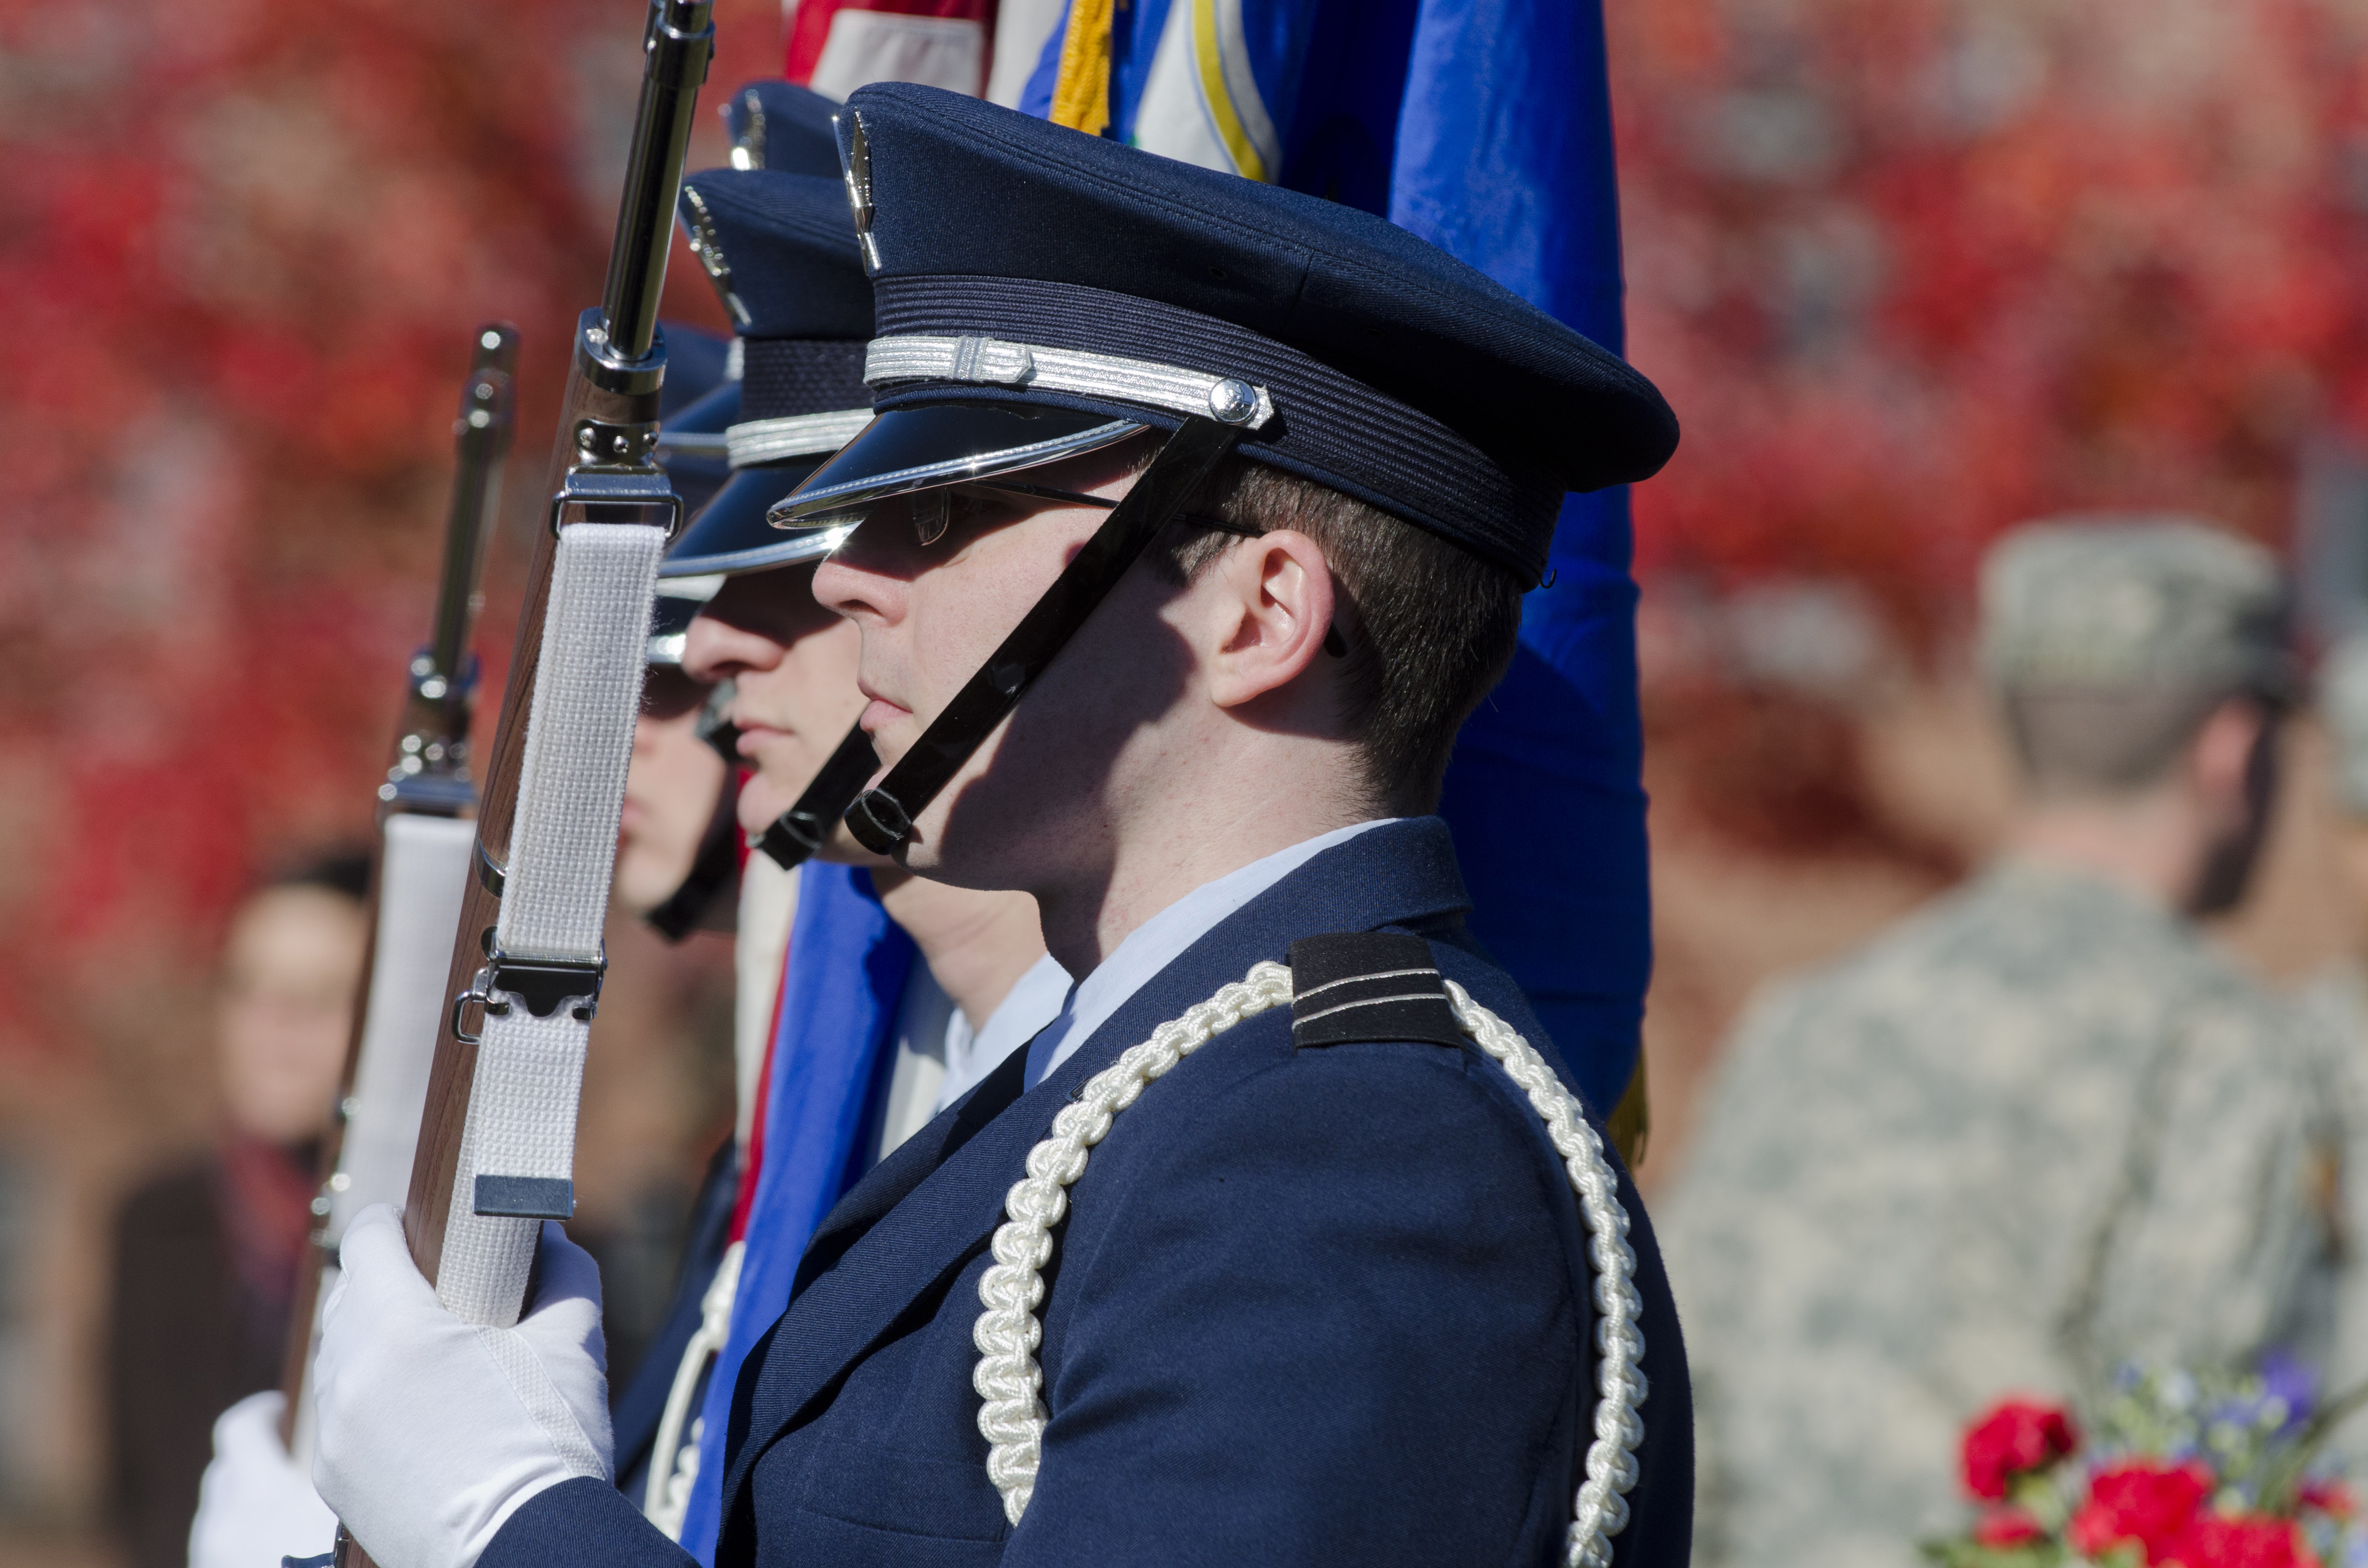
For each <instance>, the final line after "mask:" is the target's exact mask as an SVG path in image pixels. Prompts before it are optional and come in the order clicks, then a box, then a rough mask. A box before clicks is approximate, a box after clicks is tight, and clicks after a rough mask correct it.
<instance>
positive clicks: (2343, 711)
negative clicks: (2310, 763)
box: [2318, 631, 2368, 817]
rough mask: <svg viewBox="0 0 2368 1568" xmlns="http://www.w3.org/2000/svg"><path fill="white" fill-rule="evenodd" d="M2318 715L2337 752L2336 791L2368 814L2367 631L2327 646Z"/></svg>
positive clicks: (2354, 810)
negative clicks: (2332, 645) (2329, 647)
mask: <svg viewBox="0 0 2368 1568" xmlns="http://www.w3.org/2000/svg"><path fill="white" fill-rule="evenodd" d="M2318 716H2319V721H2320V722H2322V723H2324V724H2325V725H2326V726H2327V735H2328V741H2329V742H2331V743H2332V747H2333V750H2334V753H2335V795H2336V799H2337V800H2338V801H2341V802H2342V805H2343V809H2344V810H2345V811H2346V812H2350V813H2351V815H2353V816H2356V817H2368V631H2363V632H2354V633H2352V634H2351V636H2350V637H2347V638H2345V639H2344V640H2343V641H2342V642H2339V643H2337V644H2336V645H2335V646H2334V647H2333V648H2331V649H2329V650H2328V653H2327V657H2326V658H2325V659H2324V660H2323V661H2321V662H2320V664H2319V666H2318Z"/></svg>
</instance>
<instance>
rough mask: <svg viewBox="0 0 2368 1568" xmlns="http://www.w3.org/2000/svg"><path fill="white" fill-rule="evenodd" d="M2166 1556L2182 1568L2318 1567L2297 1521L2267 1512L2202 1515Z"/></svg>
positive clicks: (2183, 1533) (2195, 1519)
mask: <svg viewBox="0 0 2368 1568" xmlns="http://www.w3.org/2000/svg"><path fill="white" fill-rule="evenodd" d="M2164 1555H2165V1557H2166V1558H2167V1559H2168V1560H2169V1561H2170V1562H2177V1563H2179V1564H2180V1565H2181V1568H2318V1559H2317V1558H2315V1557H2313V1556H2312V1555H2311V1554H2310V1548H2308V1547H2306V1546H2305V1545H2304V1544H2303V1541H2302V1535H2301V1532H2300V1531H2298V1530H2296V1529H2295V1528H2294V1521H2293V1520H2292V1519H2279V1518H2272V1517H2270V1516H2269V1515H2267V1514H2237V1515H2227V1514H2199V1515H2197V1516H2196V1517H2195V1518H2194V1519H2192V1521H2190V1522H2189V1524H2188V1527H2187V1528H2186V1529H2185V1530H2184V1531H2183V1532H2182V1533H2181V1534H2180V1538H2179V1540H2177V1541H2176V1542H2174V1543H2173V1544H2172V1545H2171V1547H2170V1550H2169V1551H2168V1552H2166V1553H2165V1554H2164ZM2148 1561H2149V1562H2151V1561H2153V1559H2152V1558H2151V1557H2149V1558H2148Z"/></svg>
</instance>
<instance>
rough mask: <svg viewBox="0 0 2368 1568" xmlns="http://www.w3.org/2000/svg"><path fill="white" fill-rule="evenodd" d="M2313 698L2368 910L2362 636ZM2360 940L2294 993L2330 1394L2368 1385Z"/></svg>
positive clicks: (2359, 1453) (2362, 1431)
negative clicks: (2327, 1268)
mask: <svg viewBox="0 0 2368 1568" xmlns="http://www.w3.org/2000/svg"><path fill="white" fill-rule="evenodd" d="M2317 695H2318V716H2319V722H2321V723H2322V724H2323V725H2325V726H2326V729H2327V734H2328V741H2329V742H2330V743H2331V747H2332V751H2333V760H2334V763H2335V767H2334V774H2335V777H2334V779H2333V780H2332V782H2333V786H2334V788H2333V790H2332V791H2331V792H2332V794H2333V797H2334V802H2335V806H2336V810H2337V812H2338V821H2337V822H2336V824H2334V826H2335V848H2336V864H2337V866H2338V867H2339V869H2340V871H2341V874H2342V878H2343V881H2344V882H2345V883H2346V884H2347V886H2348V889H2349V891H2350V892H2351V894H2352V898H2353V902H2354V904H2355V906H2356V907H2357V908H2358V909H2359V910H2361V911H2362V912H2364V913H2368V632H2360V631H2355V632H2353V633H2352V634H2351V636H2349V637H2347V638H2345V639H2344V640H2343V641H2342V642H2339V643H2337V644H2336V645H2335V646H2334V647H2333V648H2331V649H2329V650H2328V653H2327V654H2326V656H2325V658H2324V659H2323V660H2322V661H2321V663H2320V665H2319V674H2318V694H2317ZM2362 936H2363V933H2362V932H2361V931H2359V930H2357V929H2355V931H2354V933H2353V940H2352V947H2351V951H2350V952H2348V953H2346V954H2345V955H2344V956H2343V957H2341V958H2340V959H2338V960H2336V961H2335V962H2333V963H2330V964H2328V966H2327V967H2326V968H2325V969H2323V970H2322V971H2319V972H2318V973H2317V974H2316V975H2313V976H2312V977H2311V978H2310V980H2309V981H2308V982H2307V983H2305V984H2304V985H2303V986H2302V988H2301V1001H2302V1005H2303V1007H2304V1009H2305V1011H2306V1012H2307V1013H2308V1014H2309V1015H2310V1017H2311V1018H2312V1020H2313V1021H2314V1022H2315V1023H2316V1024H2317V1025H2318V1026H2319V1028H2321V1030H2322V1031H2323V1037H2322V1038H2323V1040H2324V1043H2325V1045H2326V1048H2327V1049H2328V1051H2329V1053H2330V1057H2329V1065H2328V1071H2327V1079H2328V1085H2329V1093H2328V1101H2329V1104H2330V1105H2331V1106H2332V1107H2333V1108H2334V1110H2335V1115H2336V1116H2337V1118H2338V1119H2340V1122H2341V1124H2342V1127H2343V1129H2344V1133H2345V1138H2344V1142H2345V1147H2346V1151H2347V1152H2346V1154H2345V1157H2344V1159H2343V1161H2342V1163H2341V1178H2342V1184H2343V1194H2342V1199H2341V1203H2340V1210H2341V1213H2342V1216H2343V1218H2344V1220H2345V1221H2346V1224H2345V1229H2346V1232H2347V1233H2346V1235H2345V1236H2344V1238H2343V1239H2344V1242H2345V1245H2344V1248H2343V1263H2344V1267H2343V1268H2342V1270H2341V1272H2340V1275H2339V1276H2338V1277H2337V1279H2336V1283H2335V1286H2334V1290H2333V1292H2332V1295H2333V1298H2334V1299H2333V1303H2332V1306H2331V1308H2330V1315H2331V1317H2332V1320H2333V1337H2334V1340H2335V1346H2334V1350H2333V1352H2332V1357H2331V1359H2332V1363H2333V1364H2332V1366H2331V1368H2330V1372H2329V1377H2328V1383H2329V1384H2330V1385H2331V1386H2333V1387H2335V1388H2338V1389H2345V1388H2354V1387H2358V1386H2360V1385H2361V1384H2362V1383H2368V1257H2363V1256H2362V1245H2361V1237H2360V1235H2359V1230H2360V1225H2361V1221H2362V1216H2363V1215H2368V940H2363V939H2362ZM2336 1442H2337V1445H2338V1446H2339V1447H2340V1449H2342V1450H2343V1453H2344V1457H2345V1459H2346V1460H2348V1461H2349V1463H2350V1466H2351V1470H2352V1471H2353V1472H2354V1473H2355V1474H2358V1473H2362V1472H2368V1415H2362V1416H2357V1417H2354V1418H2353V1419H2351V1421H2349V1422H2347V1423H2346V1424H2345V1425H2344V1426H2342V1427H2340V1428H2339V1429H2338V1431H2337V1433H2336Z"/></svg>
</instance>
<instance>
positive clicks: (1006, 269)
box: [839, 83, 1678, 582]
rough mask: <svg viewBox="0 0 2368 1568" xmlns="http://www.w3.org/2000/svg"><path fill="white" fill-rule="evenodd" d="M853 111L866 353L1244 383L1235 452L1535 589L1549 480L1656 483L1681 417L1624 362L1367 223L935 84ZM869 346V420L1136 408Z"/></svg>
mask: <svg viewBox="0 0 2368 1568" xmlns="http://www.w3.org/2000/svg"><path fill="white" fill-rule="evenodd" d="M848 109H850V110H852V111H853V113H852V114H849V113H846V112H842V113H841V115H840V117H839V138H840V148H841V153H842V156H850V157H851V156H852V154H853V153H854V152H855V151H856V149H855V148H854V147H853V145H852V143H853V141H854V138H855V136H856V134H857V127H856V121H857V120H858V119H860V135H861V138H862V141H863V143H864V145H863V147H862V148H861V150H860V151H861V153H862V157H861V159H860V160H857V161H858V162H859V163H860V164H868V172H869V176H870V188H869V193H868V194H869V198H870V205H871V214H870V219H869V231H870V236H871V244H872V245H873V247H874V248H875V249H876V253H877V260H876V266H875V268H874V272H873V278H872V281H873V286H874V290H875V300H876V308H877V314H878V327H877V331H878V333H879V336H880V339H881V340H882V341H885V340H889V339H892V338H894V337H897V336H898V335H916V336H919V335H939V336H954V337H968V336H977V337H981V338H985V339H991V340H996V341H1001V342H1005V343H1016V344H1020V345H1037V346H1042V347H1053V348H1066V349H1079V350H1086V351H1089V352H1093V353H1098V354H1102V355H1108V356H1114V357H1121V358H1132V359H1136V360H1142V361H1147V362H1152V363H1155V364H1158V365H1167V366H1176V367H1182V368H1186V369H1191V370H1194V371H1203V372H1207V373H1210V374H1212V375H1216V376H1225V377H1238V378H1240V379H1242V380H1244V381H1250V382H1252V383H1254V384H1255V385H1257V386H1258V387H1260V388H1262V389H1265V390H1266V391H1267V392H1269V393H1270V394H1271V400H1272V405H1273V411H1274V415H1275V416H1274V417H1273V418H1271V419H1269V420H1264V421H1262V423H1261V426H1260V427H1259V428H1257V429H1254V430H1251V431H1249V432H1247V434H1246V435H1245V437H1244V438H1243V441H1242V445H1241V451H1242V455H1244V456H1245V457H1247V458H1251V459H1254V460H1259V461H1264V462H1269V463H1271V464H1273V465H1274V466H1276V467H1279V468H1282V469H1285V470H1288V471H1292V472H1298V473H1301V474H1304V475H1305V476H1306V477H1309V478H1312V479H1315V480H1316V481H1318V482H1319V483H1326V484H1329V485H1331V486H1333V487H1334V488H1337V489H1340V490H1343V491H1345V492H1347V493H1349V494H1354V495H1358V496H1359V497H1360V498H1361V499H1365V500H1368V501H1370V502H1372V503H1373V504H1374V505H1376V506H1381V507H1383V509H1385V510H1388V511H1390V512H1393V513H1395V514H1396V515H1397V516H1399V517H1405V518H1406V519H1407V520H1409V521H1411V522H1414V523H1416V524H1417V525H1418V526H1421V527H1424V528H1429V529H1430V530H1431V531H1433V532H1437V533H1440V534H1443V535H1446V536H1447V537H1449V538H1451V539H1452V540H1455V541H1456V542H1457V543H1459V544H1462V545H1463V546H1464V547H1465V548H1467V549H1471V550H1473V551H1475V552H1476V553H1479V554H1481V555H1484V556H1486V557H1487V558H1489V559H1493V560H1496V561H1497V562H1499V563H1501V564H1504V565H1506V566H1508V568H1510V569H1512V570H1513V571H1515V572H1516V573H1517V574H1520V575H1521V576H1523V577H1524V578H1525V579H1526V580H1527V581H1530V582H1535V581H1536V580H1537V579H1538V577H1539V576H1540V575H1542V574H1543V570H1544V566H1545V560H1546V551H1547V548H1548V545H1549V543H1550V541H1551V539H1552V535H1553V528H1554V517H1556V516H1557V515H1558V513H1559V511H1560V509H1561V500H1562V494H1563V493H1564V492H1565V491H1568V490H1595V489H1600V488H1602V487H1604V486H1607V485H1612V484H1620V483H1629V482H1633V481H1636V480H1641V479H1645V478H1647V477H1649V476H1650V475H1652V474H1653V473H1655V472H1657V471H1658V470H1659V469H1660V467H1661V465H1662V464H1663V463H1665V462H1667V461H1668V458H1669V455H1670V453H1671V452H1672V451H1673V450H1674V449H1676V446H1677V440H1678V423H1677V418H1676V416H1675V415H1673V414H1672V413H1671V412H1670V410H1669V406H1668V403H1666V402H1664V401H1663V400H1662V398H1661V395H1660V393H1659V392H1657V391H1656V390H1655V389H1654V387H1653V385H1652V383H1651V382H1649V381H1646V380H1645V378H1644V377H1643V376H1641V375H1639V374H1638V373H1637V372H1636V371H1635V370H1634V369H1631V368H1630V367H1629V366H1628V365H1627V364H1626V363H1625V362H1624V361H1623V360H1622V359H1621V358H1619V356H1617V355H1615V354H1613V353H1611V351H1609V350H1608V349H1605V348H1603V347H1600V346H1599V345H1597V344H1595V343H1593V342H1590V341H1589V340H1588V339H1587V338H1586V337H1584V336H1582V335H1579V334H1578V333H1577V332H1574V331H1572V330H1571V329H1570V328H1569V327H1567V326H1565V325H1564V324H1562V323H1561V322H1559V321H1556V320H1555V319H1554V317H1552V316H1550V315H1548V314H1546V313H1545V312H1543V311H1541V310H1539V309H1538V308H1537V307H1535V306H1533V305H1531V304H1530V303H1529V302H1528V301H1525V300H1523V299H1521V298H1520V296H1519V295H1517V294H1515V293H1513V292H1512V291H1511V290H1508V289H1506V288H1503V287H1502V286H1500V285H1498V284H1497V283H1496V282H1494V281H1492V280H1491V279H1489V278H1486V277H1485V276H1483V275H1482V274H1481V273H1479V272H1478V271H1476V270H1474V268H1472V267H1468V266H1466V265H1464V264H1463V262H1461V261H1458V260H1456V259H1455V258H1454V257H1453V256H1449V255H1448V254H1447V253H1446V252H1444V251H1442V250H1440V249H1439V248H1438V247H1437V246H1435V245H1432V244H1429V243H1427V242H1425V241H1423V240H1420V239H1417V237H1416V236H1415V235H1413V234H1412V233H1408V232H1406V230H1404V229H1401V228H1399V227H1397V226H1396V225H1395V224H1393V223H1390V222H1387V221H1385V220H1383V219H1381V218H1378V217H1375V216H1374V215H1372V213H1369V212H1365V211H1362V210H1358V209H1356V208H1352V207H1345V206H1342V205H1340V204H1338V203H1336V202H1331V201H1326V200H1323V199H1319V198H1316V197H1313V196H1308V195H1304V194H1302V193H1300V192H1298V191H1292V190H1284V189H1281V188H1279V187H1274V186H1270V185H1262V184H1259V183H1258V182H1256V181H1252V180H1247V179H1243V178H1240V177H1239V176H1235V175H1231V174H1220V173H1216V172H1213V171H1212V170H1208V169H1202V168H1198V167H1195V166H1193V165H1188V164H1183V163H1178V162H1176V161H1174V160H1171V159H1167V158H1162V157H1158V156H1156V155H1154V154H1152V153H1144V152H1142V151H1140V150H1137V149H1134V148H1130V147H1127V146H1124V145H1122V144H1121V143H1119V142H1113V141H1109V140H1105V139H1101V138H1097V137H1092V136H1087V135H1085V134H1083V133H1081V132H1078V131H1071V130H1068V129H1066V128H1064V127H1062V126H1057V125H1053V124H1052V123H1050V122H1048V121H1045V120H1040V119H1034V118H1033V117H1030V116H1028V115H1023V114H1018V113H1015V112H1013V111H1010V110H1008V109H1003V108H996V106H994V105H992V104H987V103H983V102H980V101H979V100H977V99H973V98H968V97H961V96H959V95H956V94H953V93H948V92H942V91H939V90H937V89H935V88H930V87H923V86H916V85H910V84H905V83H882V84H878V85H872V86H869V87H865V88H863V89H861V90H860V91H859V92H858V93H856V94H855V95H854V96H853V97H851V98H850V99H849V100H848ZM858 222H859V226H860V225H861V224H862V222H863V218H862V215H861V214H860V212H859V218H858ZM881 352H882V350H881V347H880V345H879V344H875V346H874V349H873V354H874V360H873V366H872V369H871V371H870V372H868V373H867V374H868V379H869V380H871V382H872V385H873V391H874V393H875V402H876V405H877V406H878V407H879V408H880V409H881V410H882V411H883V412H885V411H888V410H892V409H894V408H896V407H899V406H905V405H909V404H913V403H928V402H929V401H931V400H933V399H934V400H939V401H942V400H945V399H947V398H948V397H950V396H953V397H959V398H962V399H963V400H966V401H967V400H971V399H973V398H974V397H976V396H978V395H980V394H981V393H982V392H983V393H984V395H985V396H986V397H988V398H990V399H992V398H996V397H1005V398H1014V399H1018V400H1022V401H1028V402H1033V403H1039V404H1040V405H1041V404H1046V403H1049V404H1052V405H1053V406H1056V407H1068V408H1074V409H1076V410H1079V411H1081V412H1086V413H1099V414H1104V415H1118V416H1133V415H1137V414H1139V413H1141V412H1142V411H1141V410H1140V409H1139V408H1136V407H1130V406H1129V405H1128V404H1127V403H1125V402H1124V401H1123V400H1112V399H1108V398H1100V397H1097V396H1094V395H1091V394H1089V393H1088V394H1086V395H1078V394H1076V393H1074V392H1059V391H1045V390H1042V388H1030V387H1029V386H1026V385H1024V384H1015V383H1014V378H1013V377H1011V376H1008V375H1007V376H1005V377H1003V378H1002V380H1003V381H1004V383H1005V384H1003V385H1001V386H994V387H984V388H982V387H978V386H976V385H974V384H973V385H963V386H960V387H957V386H954V385H951V384H949V383H948V382H947V381H944V380H943V379H939V380H935V381H930V380H923V381H919V382H918V383H917V384H916V383H912V382H907V383H905V384H890V383H889V382H887V381H883V378H882V375H881V374H879V373H878V372H879V369H880V366H881V364H882V360H881V358H879V356H880V355H881ZM973 358H976V357H975V356H973ZM1147 423H1150V424H1153V425H1164V426H1167V427H1171V428H1172V427H1173V426H1174V425H1175V424H1176V423H1177V419H1176V417H1175V416H1174V415H1173V414H1172V413H1171V414H1170V415H1167V416H1166V417H1162V416H1160V415H1159V414H1158V413H1156V411H1155V412H1154V413H1153V414H1152V415H1151V417H1150V418H1149V419H1148V420H1147Z"/></svg>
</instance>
